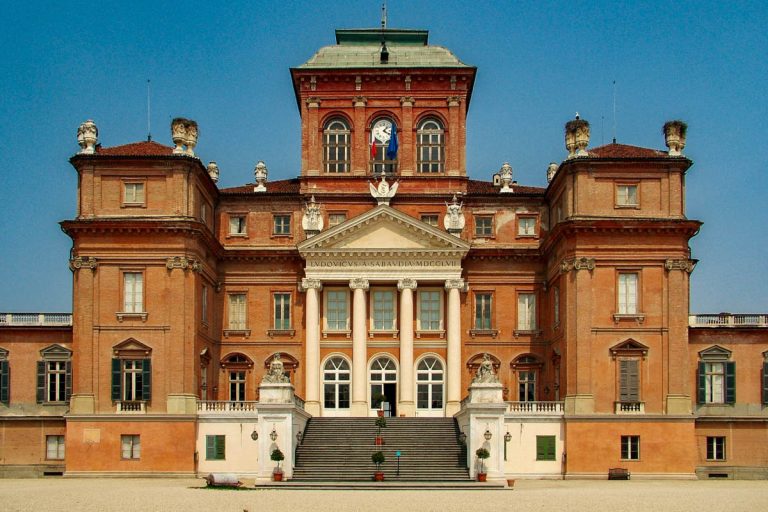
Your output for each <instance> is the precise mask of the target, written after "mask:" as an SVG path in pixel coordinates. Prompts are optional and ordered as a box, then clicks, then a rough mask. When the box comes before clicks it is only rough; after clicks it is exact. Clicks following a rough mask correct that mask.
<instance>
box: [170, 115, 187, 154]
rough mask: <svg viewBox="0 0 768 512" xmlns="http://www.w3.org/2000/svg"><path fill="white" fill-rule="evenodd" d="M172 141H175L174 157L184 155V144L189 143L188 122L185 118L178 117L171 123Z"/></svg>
mask: <svg viewBox="0 0 768 512" xmlns="http://www.w3.org/2000/svg"><path fill="white" fill-rule="evenodd" d="M171 140H172V141H173V144H174V146H175V147H174V148H173V154H174V155H183V154H184V153H185V151H184V144H186V142H187V120H186V119H184V118H183V117H176V118H174V119H173V120H172V121H171Z"/></svg>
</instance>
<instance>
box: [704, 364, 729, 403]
mask: <svg viewBox="0 0 768 512" xmlns="http://www.w3.org/2000/svg"><path fill="white" fill-rule="evenodd" d="M725 388H726V385H725V362H724V361H704V399H705V400H704V403H707V404H724V403H725Z"/></svg>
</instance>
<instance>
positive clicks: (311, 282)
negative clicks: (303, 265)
mask: <svg viewBox="0 0 768 512" xmlns="http://www.w3.org/2000/svg"><path fill="white" fill-rule="evenodd" d="M322 289H323V283H322V281H320V280H319V279H309V278H306V277H305V278H303V279H302V280H301V283H299V290H300V291H302V292H305V291H307V290H317V291H320V290H322Z"/></svg>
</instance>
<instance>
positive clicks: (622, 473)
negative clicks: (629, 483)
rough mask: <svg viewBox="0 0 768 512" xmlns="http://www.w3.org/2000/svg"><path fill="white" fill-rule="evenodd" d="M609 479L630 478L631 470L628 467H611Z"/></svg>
mask: <svg viewBox="0 0 768 512" xmlns="http://www.w3.org/2000/svg"><path fill="white" fill-rule="evenodd" d="M608 480H629V470H628V469H626V468H610V469H609V470H608Z"/></svg>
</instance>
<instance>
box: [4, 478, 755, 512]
mask: <svg viewBox="0 0 768 512" xmlns="http://www.w3.org/2000/svg"><path fill="white" fill-rule="evenodd" d="M203 485H204V483H203V481H202V480H172V479H61V478H56V479H38V480H32V479H29V480H0V510H3V511H12V510H13V511H15V510H23V511H30V510H35V511H43V510H44V511H48V510H51V511H53V510H56V511H61V510H65V511H68V512H75V511H81V510H94V511H96V510H98V511H111V510H158V511H177V510H178V511H184V512H192V511H196V510H205V511H216V512H219V511H221V512H224V511H235V512H244V511H248V512H260V511H265V510H266V511H270V512H273V511H274V512H278V511H283V510H285V511H291V512H298V511H303V510H307V511H309V510H311V511H333V512H346V511H364V510H376V511H377V512H388V511H396V512H406V511H410V510H415V511H418V512H429V511H440V512H442V511H454V510H455V511H462V512H474V511H478V512H481V511H482V512H489V511H504V510H520V511H525V512H532V511H538V510H553V511H554V510H556V511H591V512H594V511H598V510H606V511H611V512H617V511H643V512H646V511H657V510H659V511H665V512H676V511H692V512H693V511H696V512H700V511H701V510H710V509H711V510H717V511H725V510H739V511H741V510H743V511H750V512H753V511H758V510H766V507H768V481H683V482H674V481H629V482H622V481H612V482H609V481H518V482H517V484H516V485H515V488H514V490H507V489H505V490H484V491H475V490H470V491H430V490H424V491H395V490H392V491H375V490H374V491H365V490H358V491H335V490H334V491H330V490H329V491H306V490H287V489H286V490H269V489H261V490H238V491H231V490H211V489H203V488H201V487H203Z"/></svg>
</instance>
